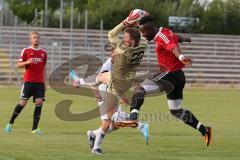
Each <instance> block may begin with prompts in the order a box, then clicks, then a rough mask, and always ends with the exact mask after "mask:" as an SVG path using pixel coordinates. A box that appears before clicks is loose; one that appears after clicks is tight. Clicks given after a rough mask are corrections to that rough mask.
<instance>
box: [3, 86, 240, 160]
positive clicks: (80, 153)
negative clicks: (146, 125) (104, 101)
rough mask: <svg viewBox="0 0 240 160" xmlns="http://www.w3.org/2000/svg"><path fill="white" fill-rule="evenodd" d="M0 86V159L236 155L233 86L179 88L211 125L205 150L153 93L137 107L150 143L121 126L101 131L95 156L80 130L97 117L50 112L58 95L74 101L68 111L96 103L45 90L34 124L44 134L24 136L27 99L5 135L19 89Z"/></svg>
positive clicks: (238, 107) (238, 136)
mask: <svg viewBox="0 0 240 160" xmlns="http://www.w3.org/2000/svg"><path fill="white" fill-rule="evenodd" d="M0 89H1V90H0V126H1V127H0V160H90V159H96V160H101V159H104V160H112V159H114V160H120V159H121V160H126V159H129V160H189V159H193V160H238V159H240V127H239V126H240V123H239V115H240V103H239V102H240V97H239V96H240V91H239V90H200V89H191V90H190V89H188V90H185V93H184V95H185V100H184V103H183V106H184V107H185V108H188V109H190V110H191V111H192V112H193V113H194V114H195V115H196V116H197V117H198V118H199V119H200V121H201V122H203V123H204V124H206V125H210V126H212V127H213V138H214V139H213V144H212V145H211V146H210V147H208V148H207V147H206V146H205V144H204V141H203V139H202V137H201V135H200V133H199V132H198V131H196V130H194V129H192V128H190V127H188V126H186V125H184V124H183V123H182V122H180V121H176V120H173V119H172V118H171V117H168V116H169V112H168V107H167V103H166V98H165V96H159V97H152V98H147V99H146V101H145V103H144V106H143V108H142V114H141V119H143V120H148V121H150V120H151V121H150V135H151V142H150V144H149V145H148V146H146V145H145V144H144V140H143V137H142V136H141V135H140V134H139V133H138V131H137V130H136V129H132V128H124V129H121V130H119V131H116V132H114V133H112V134H109V135H107V136H106V138H105V141H104V143H103V146H102V147H103V151H104V153H105V154H104V155H102V156H96V155H93V154H91V153H90V150H89V147H88V142H87V137H86V131H87V130H89V129H94V128H97V127H98V126H99V118H96V119H94V120H90V121H84V122H69V121H68V122H67V121H62V120H60V119H58V118H57V117H56V115H55V112H54V109H55V105H56V104H57V103H58V102H59V101H60V100H63V99H72V100H73V101H74V103H73V106H72V108H71V111H72V112H73V113H79V112H84V111H87V110H89V108H91V107H92V106H96V102H95V101H94V99H93V98H86V97H80V96H71V95H63V94H60V93H57V92H55V91H53V90H51V89H49V90H48V91H47V96H46V97H47V101H46V103H45V104H44V109H43V112H42V117H41V121H40V125H39V127H40V128H41V130H42V131H43V132H44V134H43V135H31V134H30V131H31V127H32V117H33V109H34V104H33V103H32V101H29V103H28V105H27V106H26V108H25V109H24V110H23V112H22V113H21V115H20V116H19V117H18V119H16V121H15V125H14V128H13V132H12V133H11V134H5V133H4V132H3V128H4V127H5V125H6V123H7V122H8V120H9V118H10V116H11V114H12V111H13V109H14V107H15V105H16V103H17V102H18V97H19V92H20V89H19V88H7V87H1V88H0ZM159 112H160V113H161V115H162V116H161V117H160V116H159ZM151 114H152V116H150V115H151ZM154 114H155V116H154ZM163 115H165V116H167V117H168V118H166V117H164V116H163Z"/></svg>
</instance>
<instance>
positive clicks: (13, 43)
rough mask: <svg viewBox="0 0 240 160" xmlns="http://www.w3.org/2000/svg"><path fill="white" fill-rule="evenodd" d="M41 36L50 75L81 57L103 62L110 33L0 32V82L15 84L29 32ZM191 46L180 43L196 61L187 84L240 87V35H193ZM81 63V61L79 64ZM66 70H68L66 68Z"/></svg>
mask: <svg viewBox="0 0 240 160" xmlns="http://www.w3.org/2000/svg"><path fill="white" fill-rule="evenodd" d="M32 30H35V31H38V32H40V34H41V46H42V47H43V48H45V49H46V50H47V51H48V56H49V61H48V65H47V67H48V76H49V75H50V74H51V73H52V72H53V71H54V69H56V67H58V66H59V65H60V64H62V63H63V62H66V61H67V60H69V59H71V58H73V57H76V56H79V55H84V54H86V55H94V56H97V57H99V58H101V59H102V60H104V59H105V58H106V56H107V54H106V53H105V52H104V50H103V46H104V44H105V43H106V42H107V31H103V32H101V31H100V30H84V29H74V30H72V31H71V30H70V29H62V30H60V29H57V28H37V27H34V28H33V27H9V26H8V27H6V26H1V30H0V49H1V51H0V67H1V72H0V75H1V77H0V83H1V84H9V83H10V84H16V81H18V80H19V79H20V78H21V73H22V72H21V71H19V70H18V69H16V68H15V67H14V64H15V63H16V61H17V59H18V57H19V55H20V53H21V50H22V49H23V48H24V47H26V46H28V41H29V40H28V34H29V31H32ZM191 37H192V43H184V44H181V48H182V51H183V54H184V55H187V56H190V57H192V58H193V60H194V62H193V66H192V67H190V68H186V69H185V73H186V77H187V81H188V84H192V85H196V84H199V85H204V84H210V85H213V84H214V85H222V84H223V85H239V84H240V36H229V35H206V34H193V35H191ZM144 61H145V62H147V63H148V65H147V66H144V67H145V68H148V69H149V70H150V71H151V72H156V71H157V70H158V68H157V67H151V64H153V63H157V61H156V57H155V53H154V46H153V43H149V50H148V52H147V54H146V56H145V58H144ZM79 63H80V64H81V62H79ZM66 71H67V69H66Z"/></svg>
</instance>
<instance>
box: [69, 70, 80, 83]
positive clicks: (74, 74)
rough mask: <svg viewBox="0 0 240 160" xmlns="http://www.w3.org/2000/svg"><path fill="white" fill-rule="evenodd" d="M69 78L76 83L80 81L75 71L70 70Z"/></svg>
mask: <svg viewBox="0 0 240 160" xmlns="http://www.w3.org/2000/svg"><path fill="white" fill-rule="evenodd" d="M69 77H70V78H71V79H72V80H74V81H77V80H78V79H79V76H78V75H77V73H76V71H75V70H70V72H69Z"/></svg>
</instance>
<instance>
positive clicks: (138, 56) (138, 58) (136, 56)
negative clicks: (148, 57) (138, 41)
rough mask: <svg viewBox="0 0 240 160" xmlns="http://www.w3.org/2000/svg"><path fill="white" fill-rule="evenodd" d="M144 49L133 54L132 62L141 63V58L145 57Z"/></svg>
mask: <svg viewBox="0 0 240 160" xmlns="http://www.w3.org/2000/svg"><path fill="white" fill-rule="evenodd" d="M143 55H144V51H140V52H136V53H134V54H133V55H132V59H131V63H132V64H139V63H140V61H141V59H142V58H143Z"/></svg>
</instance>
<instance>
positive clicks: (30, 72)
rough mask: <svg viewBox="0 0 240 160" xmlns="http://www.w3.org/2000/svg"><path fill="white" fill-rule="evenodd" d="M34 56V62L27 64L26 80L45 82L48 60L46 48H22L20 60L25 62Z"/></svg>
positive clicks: (24, 79)
mask: <svg viewBox="0 0 240 160" xmlns="http://www.w3.org/2000/svg"><path fill="white" fill-rule="evenodd" d="M30 58H32V59H33V62H32V63H30V64H28V65H26V66H25V69H26V71H25V73H24V78H23V81H24V82H44V75H43V74H44V70H45V65H46V62H47V53H46V51H45V50H44V49H41V48H39V49H35V48H32V47H28V48H24V49H23V50H22V53H21V56H20V58H19V60H18V61H19V62H25V61H27V60H28V59H30Z"/></svg>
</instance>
